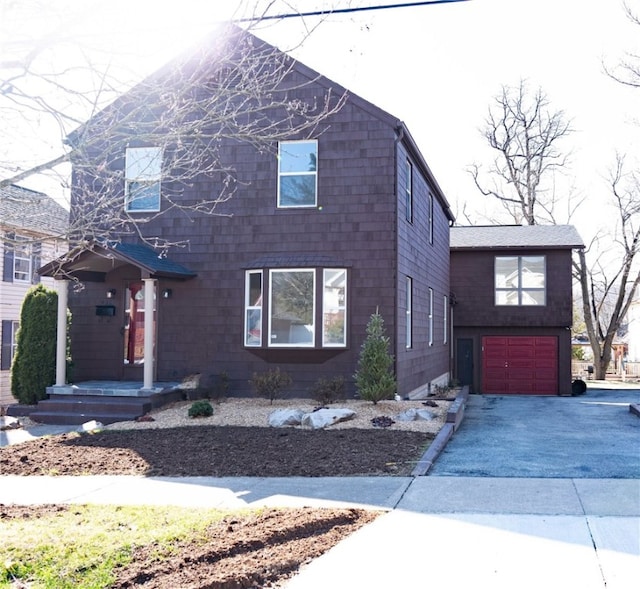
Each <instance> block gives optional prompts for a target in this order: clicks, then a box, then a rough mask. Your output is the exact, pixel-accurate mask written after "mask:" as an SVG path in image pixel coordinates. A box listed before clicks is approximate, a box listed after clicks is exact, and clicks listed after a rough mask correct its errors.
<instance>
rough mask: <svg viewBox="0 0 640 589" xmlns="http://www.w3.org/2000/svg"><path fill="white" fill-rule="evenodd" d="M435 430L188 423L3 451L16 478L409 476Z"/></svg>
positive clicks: (1, 459) (42, 441) (2, 466)
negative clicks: (59, 476) (181, 425)
mask: <svg viewBox="0 0 640 589" xmlns="http://www.w3.org/2000/svg"><path fill="white" fill-rule="evenodd" d="M432 439H433V434H431V433H422V432H412V431H393V430H387V429H382V430H376V429H357V428H354V429H342V430H302V429H295V428H286V429H285V428H267V427H236V426H221V427H216V426H191V427H176V428H163V429H132V430H108V431H102V432H98V433H95V434H77V433H71V434H62V435H59V436H51V437H47V438H39V439H36V440H33V441H30V442H26V443H23V444H16V445H14V446H5V447H3V448H0V473H1V474H13V475H51V474H57V475H86V474H94V475H98V474H101V475H146V476H213V477H225V476H260V477H287V476H307V477H320V476H363V475H395V476H406V475H409V474H410V473H411V471H412V470H413V467H414V466H415V464H416V462H417V461H418V460H419V459H420V457H421V456H422V454H423V453H424V451H425V449H426V448H427V447H428V445H429V443H430V441H431V440H432Z"/></svg>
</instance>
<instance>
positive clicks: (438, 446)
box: [411, 386, 469, 477]
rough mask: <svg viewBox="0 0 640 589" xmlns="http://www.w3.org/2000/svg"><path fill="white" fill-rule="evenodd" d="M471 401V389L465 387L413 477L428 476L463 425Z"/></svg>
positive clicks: (451, 407)
mask: <svg viewBox="0 0 640 589" xmlns="http://www.w3.org/2000/svg"><path fill="white" fill-rule="evenodd" d="M468 400H469V387H468V386H464V387H462V389H461V390H460V392H459V393H458V395H457V396H456V399H455V401H454V402H453V403H451V406H450V407H449V410H448V411H447V421H446V423H445V424H444V426H442V429H441V430H440V431H439V432H438V435H437V436H436V437H435V439H434V440H433V442H431V444H430V445H429V447H428V448H427V451H426V452H425V453H424V454H423V455H422V457H421V458H420V460H419V461H418V464H416V466H415V468H414V469H413V471H412V472H411V476H414V477H419V476H424V475H426V474H427V473H428V472H429V470H430V469H431V467H432V466H433V464H434V463H435V461H436V460H437V458H438V456H440V453H441V452H442V451H443V450H444V448H445V446H446V445H447V442H448V441H449V440H450V439H451V436H453V434H454V433H455V432H456V430H457V429H458V428H459V427H460V424H461V423H462V419H463V417H464V410H465V407H466V406H467V401H468Z"/></svg>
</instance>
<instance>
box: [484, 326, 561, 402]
mask: <svg viewBox="0 0 640 589" xmlns="http://www.w3.org/2000/svg"><path fill="white" fill-rule="evenodd" d="M482 392H483V393H487V394H522V395H557V394H558V339H557V338H556V337H548V336H547V337H528V336H513V337H503V336H490V337H483V338H482Z"/></svg>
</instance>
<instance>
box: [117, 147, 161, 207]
mask: <svg viewBox="0 0 640 589" xmlns="http://www.w3.org/2000/svg"><path fill="white" fill-rule="evenodd" d="M161 177H162V150H161V149H160V148H159V147H128V148H127V151H126V163H125V179H126V182H125V210H126V211H128V212H131V213H147V212H156V211H159V210H160V181H161Z"/></svg>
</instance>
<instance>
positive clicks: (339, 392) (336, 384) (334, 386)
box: [311, 376, 344, 405]
mask: <svg viewBox="0 0 640 589" xmlns="http://www.w3.org/2000/svg"><path fill="white" fill-rule="evenodd" d="M311 397H312V398H313V399H314V400H315V401H317V402H318V403H320V404H321V405H330V404H331V403H335V402H337V401H338V400H340V399H344V377H342V376H334V377H333V378H330V379H327V378H319V379H318V380H317V381H316V383H315V384H314V385H313V388H312V389H311Z"/></svg>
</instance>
